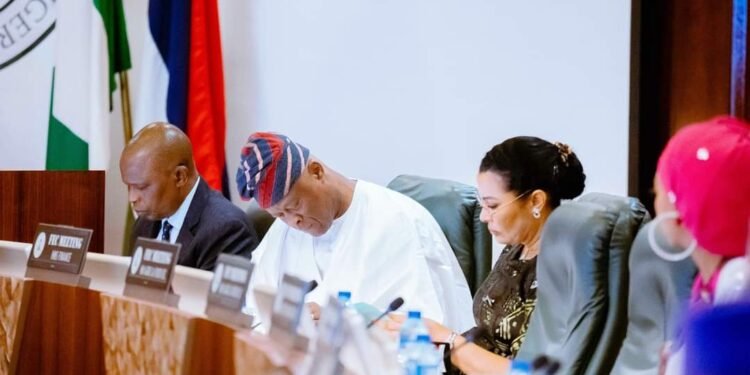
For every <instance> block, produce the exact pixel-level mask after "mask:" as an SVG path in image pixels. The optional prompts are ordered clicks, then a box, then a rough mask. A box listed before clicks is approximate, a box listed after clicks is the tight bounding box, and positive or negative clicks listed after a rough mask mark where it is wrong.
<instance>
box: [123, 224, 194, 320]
mask: <svg viewBox="0 0 750 375" xmlns="http://www.w3.org/2000/svg"><path fill="white" fill-rule="evenodd" d="M180 247H181V246H180V244H172V243H169V242H162V241H157V240H154V239H151V238H144V237H139V238H138V239H137V240H136V241H135V246H134V248H135V249H134V251H133V256H131V258H130V267H129V268H128V273H127V275H126V276H125V291H124V294H125V295H127V296H133V297H138V298H144V299H148V300H151V301H154V302H159V303H166V304H168V305H174V306H176V304H177V300H176V299H173V298H170V296H174V297H177V296H175V295H173V294H172V293H171V285H172V277H173V275H174V267H175V265H177V256H178V255H179V253H180Z"/></svg>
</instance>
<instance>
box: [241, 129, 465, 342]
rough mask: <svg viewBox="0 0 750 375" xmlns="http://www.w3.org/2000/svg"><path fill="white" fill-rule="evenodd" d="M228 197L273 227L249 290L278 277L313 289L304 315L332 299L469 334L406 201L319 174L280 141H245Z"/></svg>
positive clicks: (427, 226) (445, 261)
mask: <svg viewBox="0 0 750 375" xmlns="http://www.w3.org/2000/svg"><path fill="white" fill-rule="evenodd" d="M237 188H238V190H239V193H240V196H241V197H243V198H244V199H252V198H255V199H256V200H257V201H258V204H259V206H260V207H261V208H263V209H264V210H266V211H268V212H269V213H270V214H271V215H273V216H274V217H276V218H277V219H279V220H276V221H275V222H274V224H273V225H272V226H271V228H270V229H269V231H268V233H267V234H266V236H265V237H264V238H263V240H262V242H261V243H260V245H259V246H258V248H257V249H256V250H255V256H254V262H255V263H256V268H255V272H254V276H253V281H252V284H253V286H254V285H270V286H273V287H276V286H278V284H279V281H280V280H281V277H282V276H283V274H284V273H289V274H292V275H295V276H298V277H301V278H303V279H307V280H316V281H317V282H318V287H317V289H315V290H314V291H312V292H311V293H310V295H309V296H308V302H310V306H311V310H312V311H313V315H316V310H317V308H319V306H321V305H322V304H324V303H325V301H327V300H328V297H329V296H330V295H335V294H336V293H337V292H338V291H340V290H348V291H351V292H352V302H353V303H357V302H364V303H367V304H371V305H373V306H375V307H377V308H379V309H385V308H386V307H387V306H388V304H389V303H390V302H391V301H392V300H393V299H394V298H396V297H399V296H400V297H403V298H404V300H405V306H406V309H414V310H421V311H422V314H423V315H424V316H427V317H430V318H432V319H434V320H437V321H439V322H442V323H445V324H449V325H450V324H453V325H455V327H456V328H457V329H468V328H470V326H471V325H472V324H473V318H472V314H471V294H470V291H469V287H468V285H467V283H466V279H465V278H464V275H463V273H462V271H461V268H460V267H459V265H458V261H457V260H456V257H455V255H454V254H453V251H452V250H451V248H450V245H449V244H448V241H447V240H446V239H445V236H444V235H443V232H442V231H441V230H440V227H439V226H438V224H437V222H436V221H435V219H434V218H433V217H432V216H431V215H430V214H429V212H427V210H426V209H425V208H424V207H422V206H421V205H420V204H418V203H417V202H415V201H413V200H412V199H410V198H408V197H406V196H404V195H402V194H400V193H397V192H395V191H392V190H389V189H386V188H384V187H381V186H378V185H374V184H371V183H369V182H366V181H362V180H352V179H349V178H347V177H345V176H342V175H341V174H339V173H337V172H336V171H334V170H333V169H331V168H329V167H328V166H326V165H325V164H323V163H322V162H321V161H320V160H318V159H317V158H315V157H314V156H312V155H311V154H310V152H309V151H308V150H307V148H305V147H304V146H302V145H300V144H297V143H295V142H292V141H291V140H290V139H289V138H287V137H286V136H283V135H280V134H273V133H255V134H252V135H251V136H250V138H249V139H248V141H247V144H246V145H245V146H244V147H243V149H242V153H241V160H240V167H239V170H238V171H237Z"/></svg>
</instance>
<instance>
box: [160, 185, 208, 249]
mask: <svg viewBox="0 0 750 375" xmlns="http://www.w3.org/2000/svg"><path fill="white" fill-rule="evenodd" d="M200 181H201V178H200V177H198V178H197V179H196V180H195V184H194V185H193V188H192V189H190V192H189V193H188V195H187V196H186V197H185V199H184V200H183V201H182V204H181V205H180V208H178V209H177V211H175V212H174V213H173V214H172V216H170V217H167V218H165V219H163V220H162V226H163V225H164V220H166V221H168V222H169V224H171V225H172V228H173V229H172V230H173V231H174V232H176V233H174V234H173V235H172V236H171V237H176V236H177V234H179V233H180V230H181V229H182V224H183V223H184V222H185V216H187V212H188V209H190V203H192V202H193V197H194V196H195V192H196V191H197V190H198V183H200Z"/></svg>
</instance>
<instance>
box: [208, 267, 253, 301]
mask: <svg viewBox="0 0 750 375" xmlns="http://www.w3.org/2000/svg"><path fill="white" fill-rule="evenodd" d="M252 272H253V263H252V262H251V261H250V259H247V258H245V257H241V256H238V255H229V254H219V259H218V260H217V261H216V268H215V269H214V277H213V279H211V287H210V288H209V291H208V304H211V305H217V306H221V307H223V308H225V309H228V310H234V311H241V310H242V307H243V306H245V296H246V295H247V288H248V285H250V275H252Z"/></svg>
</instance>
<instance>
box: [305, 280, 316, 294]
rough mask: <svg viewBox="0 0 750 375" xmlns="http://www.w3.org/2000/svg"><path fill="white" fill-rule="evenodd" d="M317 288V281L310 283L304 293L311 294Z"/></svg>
mask: <svg viewBox="0 0 750 375" xmlns="http://www.w3.org/2000/svg"><path fill="white" fill-rule="evenodd" d="M317 287H318V282H317V281H315V280H312V281H310V282H309V283H308V284H307V292H305V294H307V293H310V292H312V291H313V290H315V288H317Z"/></svg>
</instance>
